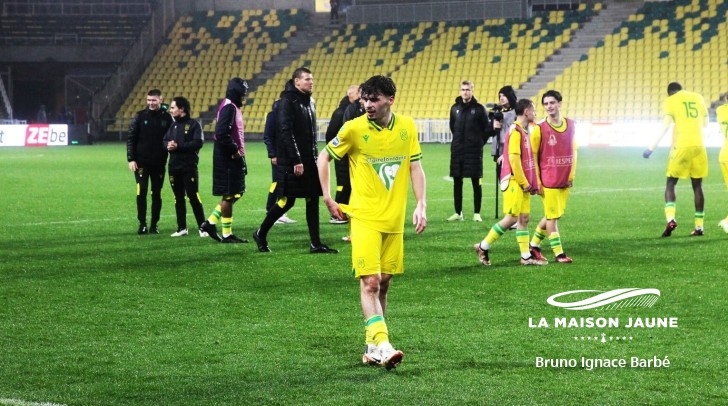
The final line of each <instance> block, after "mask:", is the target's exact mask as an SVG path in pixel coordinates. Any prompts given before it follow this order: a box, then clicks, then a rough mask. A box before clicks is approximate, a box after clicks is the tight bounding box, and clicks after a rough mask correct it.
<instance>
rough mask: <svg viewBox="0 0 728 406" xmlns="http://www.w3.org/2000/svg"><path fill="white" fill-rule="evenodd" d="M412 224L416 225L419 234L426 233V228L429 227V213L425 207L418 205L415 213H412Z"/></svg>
mask: <svg viewBox="0 0 728 406" xmlns="http://www.w3.org/2000/svg"><path fill="white" fill-rule="evenodd" d="M412 224H414V226H415V232H417V234H422V232H423V231H425V227H427V211H426V209H425V206H424V205H421V204H420V203H417V207H416V208H415V212H414V213H412Z"/></svg>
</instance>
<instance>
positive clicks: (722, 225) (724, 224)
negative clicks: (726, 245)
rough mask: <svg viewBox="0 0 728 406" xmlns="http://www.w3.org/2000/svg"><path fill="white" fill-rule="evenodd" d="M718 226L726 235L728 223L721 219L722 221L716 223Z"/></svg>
mask: <svg viewBox="0 0 728 406" xmlns="http://www.w3.org/2000/svg"><path fill="white" fill-rule="evenodd" d="M718 225H719V226H720V228H722V229H723V231H725V232H726V233H728V221H726V220H725V219H723V220H721V221H720V223H718Z"/></svg>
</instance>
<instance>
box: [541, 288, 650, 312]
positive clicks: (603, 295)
mask: <svg viewBox="0 0 728 406" xmlns="http://www.w3.org/2000/svg"><path fill="white" fill-rule="evenodd" d="M593 292H597V293H599V294H598V295H595V296H592V297H589V298H586V299H582V300H578V301H575V302H560V301H557V300H556V299H558V298H560V297H564V296H569V295H578V294H580V293H593ZM658 299H660V291H659V290H658V289H654V288H647V289H643V288H625V289H614V290H610V291H609V292H604V291H601V290H571V291H568V292H561V293H557V294H555V295H553V296H551V297H549V298H548V299H546V303H548V304H550V305H551V306H555V307H560V308H563V309H566V310H586V309H596V308H604V309H606V310H610V309H620V308H625V307H652V306H654V304H655V303H656V302H657V300H658Z"/></svg>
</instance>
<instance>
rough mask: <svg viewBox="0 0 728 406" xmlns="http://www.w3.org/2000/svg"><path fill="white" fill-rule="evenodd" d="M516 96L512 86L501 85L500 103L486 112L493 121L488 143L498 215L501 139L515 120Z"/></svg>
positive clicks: (496, 213) (499, 92) (501, 154)
mask: <svg viewBox="0 0 728 406" xmlns="http://www.w3.org/2000/svg"><path fill="white" fill-rule="evenodd" d="M517 101H518V98H516V91H515V90H513V86H510V85H507V86H503V87H502V88H501V89H500V90H499V91H498V102H499V103H500V104H498V105H496V106H495V107H493V109H491V110H490V111H489V112H488V118H489V119H490V121H491V123H493V131H494V136H493V138H492V141H491V145H490V154H491V155H492V156H493V160H494V161H495V163H496V165H495V178H496V182H495V183H496V194H495V199H496V200H495V216H496V218H497V217H498V181H499V178H500V170H501V165H502V163H503V140H505V138H506V136H507V135H508V131H509V129H510V128H511V125H513V123H514V122H515V121H516V111H515V106H516V102H517Z"/></svg>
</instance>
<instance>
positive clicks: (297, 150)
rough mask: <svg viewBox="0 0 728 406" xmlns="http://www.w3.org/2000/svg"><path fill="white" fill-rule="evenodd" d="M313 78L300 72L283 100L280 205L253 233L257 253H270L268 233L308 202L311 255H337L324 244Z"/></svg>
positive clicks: (280, 109) (278, 140)
mask: <svg viewBox="0 0 728 406" xmlns="http://www.w3.org/2000/svg"><path fill="white" fill-rule="evenodd" d="M312 92H313V75H312V74H311V71H310V70H309V69H308V68H303V67H301V68H298V69H296V71H295V72H294V73H293V77H292V78H291V80H289V81H288V82H286V88H285V90H284V92H283V96H282V97H281V100H280V102H279V103H280V104H279V106H278V113H277V123H276V124H277V135H278V136H277V137H276V154H277V165H276V169H277V171H276V175H277V176H276V189H275V192H276V194H277V196H278V201H277V202H276V204H274V205H273V207H272V208H271V209H270V210H268V213H267V214H266V216H265V219H263V223H262V224H261V225H260V228H259V229H258V230H256V231H255V232H254V233H253V238H254V239H255V242H256V243H257V245H258V251H260V252H270V248H269V247H268V241H267V238H268V231H270V229H271V228H272V227H273V224H275V222H276V220H278V219H279V218H280V217H281V216H282V215H284V214H285V213H286V212H288V210H290V209H291V207H293V205H294V204H295V202H296V198H299V197H302V198H305V199H306V224H307V225H308V234H309V237H310V238H311V245H310V252H311V253H314V254H316V253H337V252H338V251H337V250H334V249H331V248H329V247H327V246H326V245H324V244H322V243H321V237H320V225H319V197H320V196H322V195H323V193H322V191H321V184H320V182H319V177H318V169H317V167H316V158H317V156H318V147H317V146H316V106H315V103H314V101H313V99H312V98H311V93H312Z"/></svg>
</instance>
